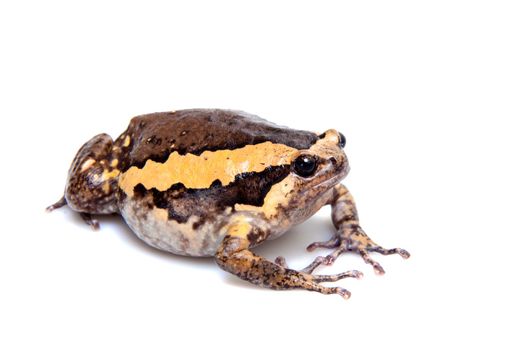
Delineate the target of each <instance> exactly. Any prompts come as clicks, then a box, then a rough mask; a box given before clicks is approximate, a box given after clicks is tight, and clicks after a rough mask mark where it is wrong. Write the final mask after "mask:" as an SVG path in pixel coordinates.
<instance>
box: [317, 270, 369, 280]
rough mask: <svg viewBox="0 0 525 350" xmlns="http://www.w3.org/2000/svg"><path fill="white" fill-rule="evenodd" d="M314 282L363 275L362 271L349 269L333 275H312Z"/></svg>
mask: <svg viewBox="0 0 525 350" xmlns="http://www.w3.org/2000/svg"><path fill="white" fill-rule="evenodd" d="M312 277H313V280H314V281H315V282H318V283H319V282H335V281H339V280H341V279H343V278H357V279H360V278H362V277H363V273H362V272H361V271H357V270H349V271H345V272H341V273H338V274H334V275H312Z"/></svg>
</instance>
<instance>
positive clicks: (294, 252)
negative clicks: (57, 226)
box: [73, 215, 334, 288]
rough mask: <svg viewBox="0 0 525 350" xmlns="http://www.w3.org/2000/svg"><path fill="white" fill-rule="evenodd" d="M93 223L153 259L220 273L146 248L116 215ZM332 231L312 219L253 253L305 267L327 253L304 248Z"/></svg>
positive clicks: (232, 280)
mask: <svg viewBox="0 0 525 350" xmlns="http://www.w3.org/2000/svg"><path fill="white" fill-rule="evenodd" d="M73 216H74V217H75V219H73V220H75V221H76V222H78V224H79V225H81V224H84V223H83V221H82V219H81V218H80V217H79V216H78V215H73ZM97 220H99V222H100V230H101V231H104V230H107V229H108V228H111V231H114V232H113V234H117V235H118V236H119V238H120V239H121V240H122V241H123V242H125V243H126V244H129V245H130V246H133V248H135V249H138V250H141V251H142V252H145V253H147V254H152V255H153V256H155V257H156V258H160V259H169V260H170V261H172V262H173V263H174V264H182V265H188V266H191V267H195V266H201V267H203V268H210V269H218V270H220V269H219V267H218V266H217V265H216V263H215V261H214V259H213V258H211V257H210V258H199V257H189V256H181V255H175V254H171V253H168V252H165V251H161V250H158V249H156V248H153V247H151V246H149V245H148V244H146V243H145V242H144V241H142V240H141V239H140V238H138V237H137V236H136V235H135V233H133V231H132V230H131V229H130V228H129V227H128V226H127V225H126V223H125V222H124V220H123V219H122V217H121V216H119V215H107V216H98V217H97ZM333 232H334V228H333V226H332V223H331V221H330V219H329V218H327V217H324V216H314V217H311V218H310V219H308V220H307V221H306V222H304V223H302V224H301V225H298V226H295V227H293V228H292V229H291V230H289V231H288V232H286V233H285V234H284V235H283V236H281V237H279V238H277V239H274V240H269V241H265V242H263V243H262V244H261V245H260V246H258V247H255V248H254V249H253V251H254V252H255V253H256V254H258V255H261V256H263V257H265V258H267V259H269V260H271V261H273V260H274V259H275V258H276V257H277V256H283V257H285V258H286V260H287V262H288V264H289V265H290V268H295V269H300V268H303V267H304V266H306V265H308V264H309V263H310V262H311V261H312V260H313V259H314V258H315V257H316V256H318V255H321V254H325V255H326V253H327V252H328V251H326V250H324V251H323V250H322V249H320V250H319V251H316V252H313V253H310V252H307V251H306V247H307V246H308V245H309V244H310V243H312V242H314V241H324V240H327V239H328V238H330V236H331V235H332V234H333ZM303 265H304V266H303ZM224 275H225V281H226V282H227V283H228V284H232V285H236V286H243V287H246V288H251V287H253V288H259V287H255V286H252V285H251V284H249V283H247V282H245V281H242V280H241V279H239V278H238V277H236V276H234V275H232V274H229V273H226V272H224Z"/></svg>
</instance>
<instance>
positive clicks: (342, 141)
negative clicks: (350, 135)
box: [339, 133, 346, 148]
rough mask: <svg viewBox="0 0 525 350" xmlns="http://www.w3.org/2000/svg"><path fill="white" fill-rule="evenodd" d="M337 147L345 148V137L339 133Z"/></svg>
mask: <svg viewBox="0 0 525 350" xmlns="http://www.w3.org/2000/svg"><path fill="white" fill-rule="evenodd" d="M339 146H340V147H341V148H345V146H346V137H345V135H343V133H339Z"/></svg>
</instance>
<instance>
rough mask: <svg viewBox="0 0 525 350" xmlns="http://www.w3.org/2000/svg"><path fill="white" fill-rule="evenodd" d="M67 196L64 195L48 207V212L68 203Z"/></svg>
mask: <svg viewBox="0 0 525 350" xmlns="http://www.w3.org/2000/svg"><path fill="white" fill-rule="evenodd" d="M66 204H67V202H66V197H64V196H62V198H60V199H59V200H58V201H57V202H56V203H55V204H51V205H50V206H48V207H47V208H46V211H47V212H52V211H53V210H55V209H58V208H62V207H63V206H64V205H66Z"/></svg>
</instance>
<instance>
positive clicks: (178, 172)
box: [48, 109, 409, 298]
mask: <svg viewBox="0 0 525 350" xmlns="http://www.w3.org/2000/svg"><path fill="white" fill-rule="evenodd" d="M344 144H345V140H344V136H342V134H340V133H338V132H337V131H335V130H328V131H326V132H325V133H323V134H320V135H318V134H315V133H311V132H307V131H300V130H293V129H289V128H286V127H281V126H278V125H275V124H272V123H269V122H267V121H265V120H263V119H261V118H258V117H256V116H253V115H249V114H246V113H243V112H238V111H229V110H206V109H194V110H183V111H177V112H166V113H154V114H148V115H143V116H138V117H135V118H133V119H132V120H131V122H130V124H129V126H128V129H127V130H126V131H125V132H124V133H123V134H122V135H120V136H119V137H118V138H117V140H116V141H115V142H113V141H112V139H111V137H109V136H108V135H106V134H101V135H98V136H95V137H94V138H93V139H91V140H90V141H88V142H87V143H86V144H84V146H82V148H81V149H80V150H79V152H78V154H77V156H76V157H75V159H74V160H73V163H72V165H71V168H70V170H69V174H68V180H67V183H66V188H65V191H64V197H63V198H62V199H60V200H59V201H58V202H57V203H56V204H54V205H52V206H50V207H49V208H48V209H49V210H53V209H56V208H58V207H61V206H63V205H66V204H67V205H68V206H69V207H70V208H72V209H73V210H75V211H78V212H79V213H80V214H81V215H82V217H83V218H84V219H85V220H86V222H87V223H89V224H90V225H91V226H93V227H94V228H97V227H98V222H97V221H96V220H94V219H93V218H92V217H91V215H92V214H111V213H119V214H121V215H122V217H123V218H124V220H125V221H126V222H127V223H128V225H129V226H130V227H131V229H132V230H133V231H134V232H135V233H136V234H137V236H139V237H140V238H141V239H143V240H144V241H145V242H146V243H148V244H150V245H152V246H154V247H156V248H158V249H162V250H166V251H169V252H172V253H175V254H182V255H191V256H214V257H215V259H216V261H217V263H218V265H219V266H220V267H221V268H223V269H224V270H226V271H229V272H231V273H233V274H235V275H237V276H239V277H240V278H242V279H244V280H247V281H249V282H252V283H254V284H257V285H262V286H265V287H269V288H273V289H292V288H299V289H306V290H311V291H317V292H320V293H323V294H334V293H337V294H340V295H341V296H343V297H345V298H348V297H349V296H350V293H349V292H348V291H347V290H345V289H343V288H340V287H325V286H323V285H321V284H320V283H321V282H327V281H337V280H339V279H341V278H346V277H360V276H361V273H360V272H358V271H347V272H344V273H341V274H336V275H313V274H312V273H313V271H314V270H315V269H316V268H317V267H318V266H319V265H321V264H332V263H333V262H334V261H335V260H336V259H337V257H338V256H339V255H340V254H342V253H343V252H346V251H356V252H358V253H359V254H361V256H362V257H363V259H364V261H365V262H367V263H369V264H371V265H372V266H373V267H374V269H375V271H376V272H377V273H380V274H382V273H384V270H383V268H382V267H381V266H380V265H379V264H378V263H377V262H376V261H374V260H372V258H371V257H370V256H369V252H379V253H381V254H394V253H397V254H399V255H401V256H403V257H404V258H408V257H409V254H408V252H406V251H405V250H403V249H399V248H395V249H384V248H382V247H381V246H379V245H377V244H376V243H374V242H373V241H372V240H371V239H370V238H369V237H368V236H367V235H366V234H365V233H364V231H363V230H362V228H361V227H360V226H359V219H358V216H357V210H356V207H355V203H354V200H353V198H352V196H351V195H350V193H349V192H348V190H347V189H346V188H345V187H344V186H343V185H342V184H340V183H339V182H340V181H341V180H342V179H343V178H344V177H345V176H346V175H347V173H348V171H349V166H348V160H347V158H346V155H345V153H344V151H343V147H344ZM324 205H331V206H332V221H333V223H334V226H335V228H336V230H337V232H336V233H335V235H334V236H333V237H332V238H331V239H330V240H329V241H327V242H316V243H312V244H311V245H310V246H309V247H308V250H313V249H315V248H318V247H325V248H332V249H335V250H334V251H333V252H332V253H331V254H330V255H328V256H326V257H317V258H316V259H315V260H314V261H313V262H312V263H311V264H310V265H309V266H307V267H306V268H304V269H303V270H301V271H295V270H292V269H289V268H288V267H287V266H286V262H285V260H284V258H282V257H279V258H277V259H276V261H275V262H271V261H268V260H266V259H264V258H263V257H260V256H257V255H255V254H254V253H253V252H252V251H251V250H250V249H251V248H252V247H254V246H256V245H258V244H260V243H262V242H264V241H265V240H267V239H273V238H276V237H278V236H280V235H282V234H283V233H285V232H286V231H287V230H289V229H290V228H291V227H292V226H294V225H297V224H299V223H301V222H303V221H304V220H306V219H307V218H309V217H310V216H312V215H313V214H314V213H316V212H317V211H318V210H319V209H320V208H321V207H322V206H324Z"/></svg>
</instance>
